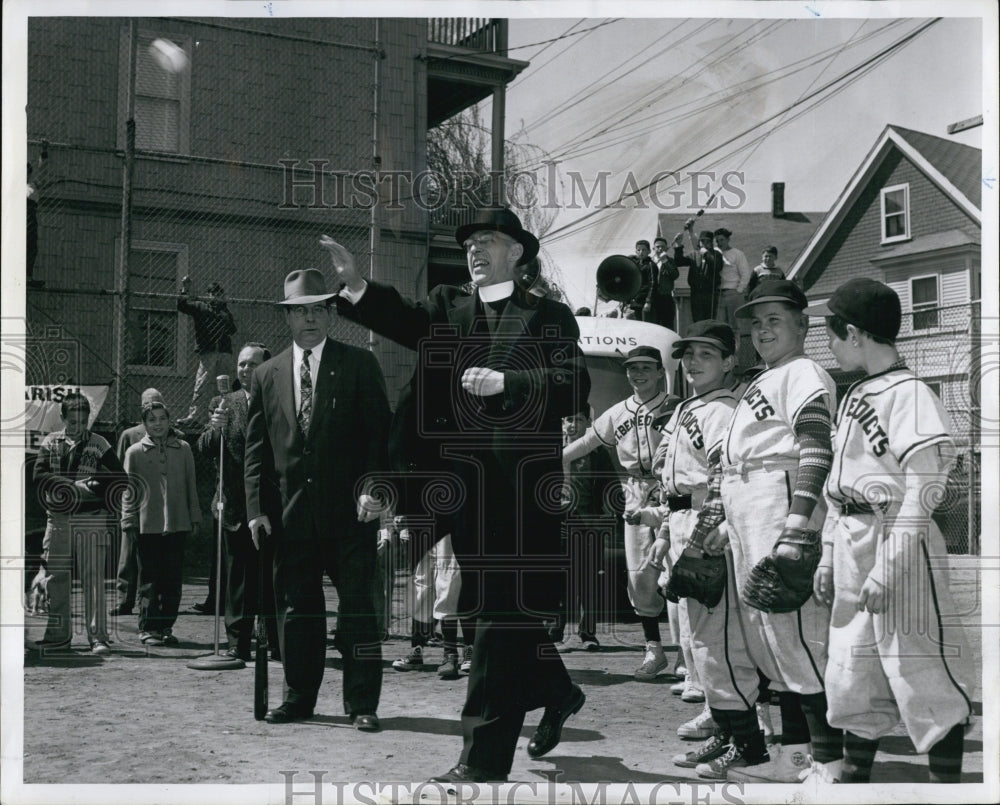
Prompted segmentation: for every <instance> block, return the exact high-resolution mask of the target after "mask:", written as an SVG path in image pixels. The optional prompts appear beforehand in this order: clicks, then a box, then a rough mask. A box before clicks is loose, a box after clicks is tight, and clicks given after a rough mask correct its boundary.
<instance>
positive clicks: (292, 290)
mask: <svg viewBox="0 0 1000 805" xmlns="http://www.w3.org/2000/svg"><path fill="white" fill-rule="evenodd" d="M336 295H337V294H335V293H329V292H328V291H327V290H326V280H325V279H323V273H322V272H321V271H320V270H319V269H318V268H305V269H301V270H297V271H292V272H291V273H290V274H289V275H288V276H287V277H285V298H284V299H282V300H281V301H279V302H275V304H276V305H312V304H315V303H316V302H326V301H327V300H328V299H333V297H335V296H336Z"/></svg>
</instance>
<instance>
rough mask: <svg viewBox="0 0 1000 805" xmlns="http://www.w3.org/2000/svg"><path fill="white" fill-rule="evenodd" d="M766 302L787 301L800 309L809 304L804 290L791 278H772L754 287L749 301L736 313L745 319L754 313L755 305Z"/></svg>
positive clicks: (737, 309)
mask: <svg viewBox="0 0 1000 805" xmlns="http://www.w3.org/2000/svg"><path fill="white" fill-rule="evenodd" d="M766 302H787V303H789V304H791V305H794V306H795V307H797V308H798V309H799V310H803V309H804V308H805V307H806V306H807V305H808V304H809V300H808V299H806V295H805V293H804V292H803V290H802V289H801V288H800V287H799V286H798V285H796V284H795V283H794V282H792V281H791V280H771V281H770V282H762V283H761V284H760V285H758V286H757V287H756V288H754V291H753V293H752V294H750V299H749V301H748V302H747V303H746V304H745V305H741V306H740V307H738V308H736V315H737V316H738V317H739V318H741V319H745V318H747V317H748V316H751V315H753V312H752V310H751V309H752V308H753V306H754V305H762V304H764V303H766Z"/></svg>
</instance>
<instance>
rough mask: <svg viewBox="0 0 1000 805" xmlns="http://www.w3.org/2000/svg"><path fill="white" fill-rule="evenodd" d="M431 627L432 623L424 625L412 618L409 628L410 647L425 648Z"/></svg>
mask: <svg viewBox="0 0 1000 805" xmlns="http://www.w3.org/2000/svg"><path fill="white" fill-rule="evenodd" d="M432 627H433V624H432V623H425V622H424V621H418V620H417V619H416V618H414V619H413V622H412V624H411V626H410V645H411V646H426V645H427V641H428V640H430V638H431V630H432Z"/></svg>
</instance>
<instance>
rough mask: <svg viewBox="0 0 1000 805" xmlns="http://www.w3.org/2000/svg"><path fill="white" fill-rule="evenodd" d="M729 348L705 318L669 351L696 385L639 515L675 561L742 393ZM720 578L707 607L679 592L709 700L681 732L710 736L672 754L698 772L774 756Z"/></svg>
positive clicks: (685, 647) (684, 632) (724, 332)
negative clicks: (652, 496) (656, 497)
mask: <svg viewBox="0 0 1000 805" xmlns="http://www.w3.org/2000/svg"><path fill="white" fill-rule="evenodd" d="M735 351H736V334H735V333H734V332H733V329H732V328H731V327H730V326H729V325H728V324H725V323H723V322H720V321H715V320H711V319H709V320H704V321H700V322H697V323H695V324H694V325H693V326H692V327H691V329H690V330H689V332H688V333H687V335H686V336H685V337H684V338H683V339H681V340H679V341H676V342H674V352H673V356H674V357H675V358H680V360H681V366H682V367H683V369H684V374H685V377H686V378H687V381H688V382H689V383H690V384H691V385H692V386H693V387H694V390H695V393H694V395H692V396H691V397H689V398H688V399H686V400H685V401H684V402H682V403H681V404H680V405H678V407H677V409H676V410H675V411H674V415H673V416H672V417H671V418H670V421H669V422H668V423H667V425H666V428H665V429H664V434H663V440H662V441H661V442H660V447H659V449H658V450H657V459H658V463H657V466H658V467H661V474H660V481H661V485H662V494H661V506H660V507H659V508H658V509H644V510H642V511H641V512H640V516H641V517H642V519H643V521H646V518H647V516H648V515H649V514H653V515H659V516H660V518H661V522H660V523H659V531H658V533H657V538H656V540H655V542H654V543H653V552H652V560H653V561H654V563H659V562H660V561H661V560H662V559H664V558H665V557H667V556H669V558H670V560H671V564H672V563H673V562H675V561H676V560H677V559H678V558H679V557H680V555H681V553H682V552H683V551H684V549H685V547H687V545H688V540H689V538H690V536H691V533H692V531H693V530H694V528H695V525H696V523H697V520H698V512H699V510H700V509H701V508H702V506H703V505H704V502H705V499H706V498H707V496H708V479H709V465H710V460H709V457H710V456H716V460H717V455H718V453H719V451H720V449H721V444H722V440H723V438H724V437H725V435H726V432H727V430H728V427H729V422H730V420H731V419H732V415H733V410H734V409H735V407H736V404H737V402H738V401H739V397H738V396H737V395H736V394H735V393H734V392H733V390H732V389H730V388H729V386H728V385H727V382H726V381H727V377H728V375H729V373H730V372H731V371H732V369H733V365H734V353H735ZM723 527H725V526H724V525H723ZM728 564H729V565H730V566H731V564H732V563H731V560H730V561H729V562H728ZM729 573H730V578H731V575H732V571H731V570H730V571H729ZM726 587H727V590H726V591H725V592H724V593H723V595H722V598H721V599H720V600H719V601H718V602H717V603H715V604H713V605H712V606H706V605H704V604H702V603H700V602H699V601H698V600H696V599H694V598H680V600H679V603H678V610H679V616H680V617H679V620H680V628H681V649H682V651H684V652H685V660H686V664H687V667H688V669H689V671H690V672H691V674H692V675H695V676H696V678H697V679H698V680H699V683H700V684H702V685H704V690H705V695H706V697H707V709H706V711H705V713H703V714H702V715H701V716H698V717H697V718H695V719H692V720H691V721H689V722H687V723H686V724H682V725H681V726H680V727H679V728H678V730H677V734H678V735H679V736H680V737H690V738H706V739H707V740H706V741H705V742H704V743H703V744H701V745H700V746H698V747H696V748H695V749H693V750H691V751H690V752H687V753H684V754H681V755H678V756H676V757H675V758H674V763H676V764H677V765H679V766H685V767H694V768H695V770H696V772H697V773H698V775H699V776H700V777H705V778H708V779H722V780H724V779H726V772H727V770H728V768H729V766H730V765H731V763H730V762H729V756H732V758H733V759H734V761H735V758H736V757H737V755H738V757H739V762H741V763H746V764H747V765H752V764H764V763H767V762H768V761H769V759H770V757H769V755H768V752H767V747H766V745H765V742H764V735H763V733H762V732H761V730H760V728H759V726H758V723H757V713H756V710H755V707H754V705H755V700H756V696H757V690H758V677H757V671H756V667H755V666H754V664H753V662H752V661H751V660H750V657H749V653H748V650H747V647H746V643H745V641H744V639H743V636H742V633H743V627H742V626H741V625H740V622H741V620H742V619H743V616H742V614H741V612H740V603H739V600H738V599H737V597H736V595H735V594H734V593H733V591H732V587H733V585H732V584H731V583H729V584H727V585H726ZM719 758H727V760H719Z"/></svg>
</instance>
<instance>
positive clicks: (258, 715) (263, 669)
mask: <svg viewBox="0 0 1000 805" xmlns="http://www.w3.org/2000/svg"><path fill="white" fill-rule="evenodd" d="M257 534H258V540H259V544H260V549H259V550H258V551H257V654H256V655H255V656H254V665H253V717H254V718H255V719H256V720H257V721H263V719H264V714H265V713H266V712H267V652H268V648H269V646H268V645H267V628H266V627H265V626H264V570H265V567H264V566H265V564H266V563H265V561H264V550H263V548H264V540H265V539H266V535H265V534H264V529H259V530H258V532H257Z"/></svg>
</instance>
